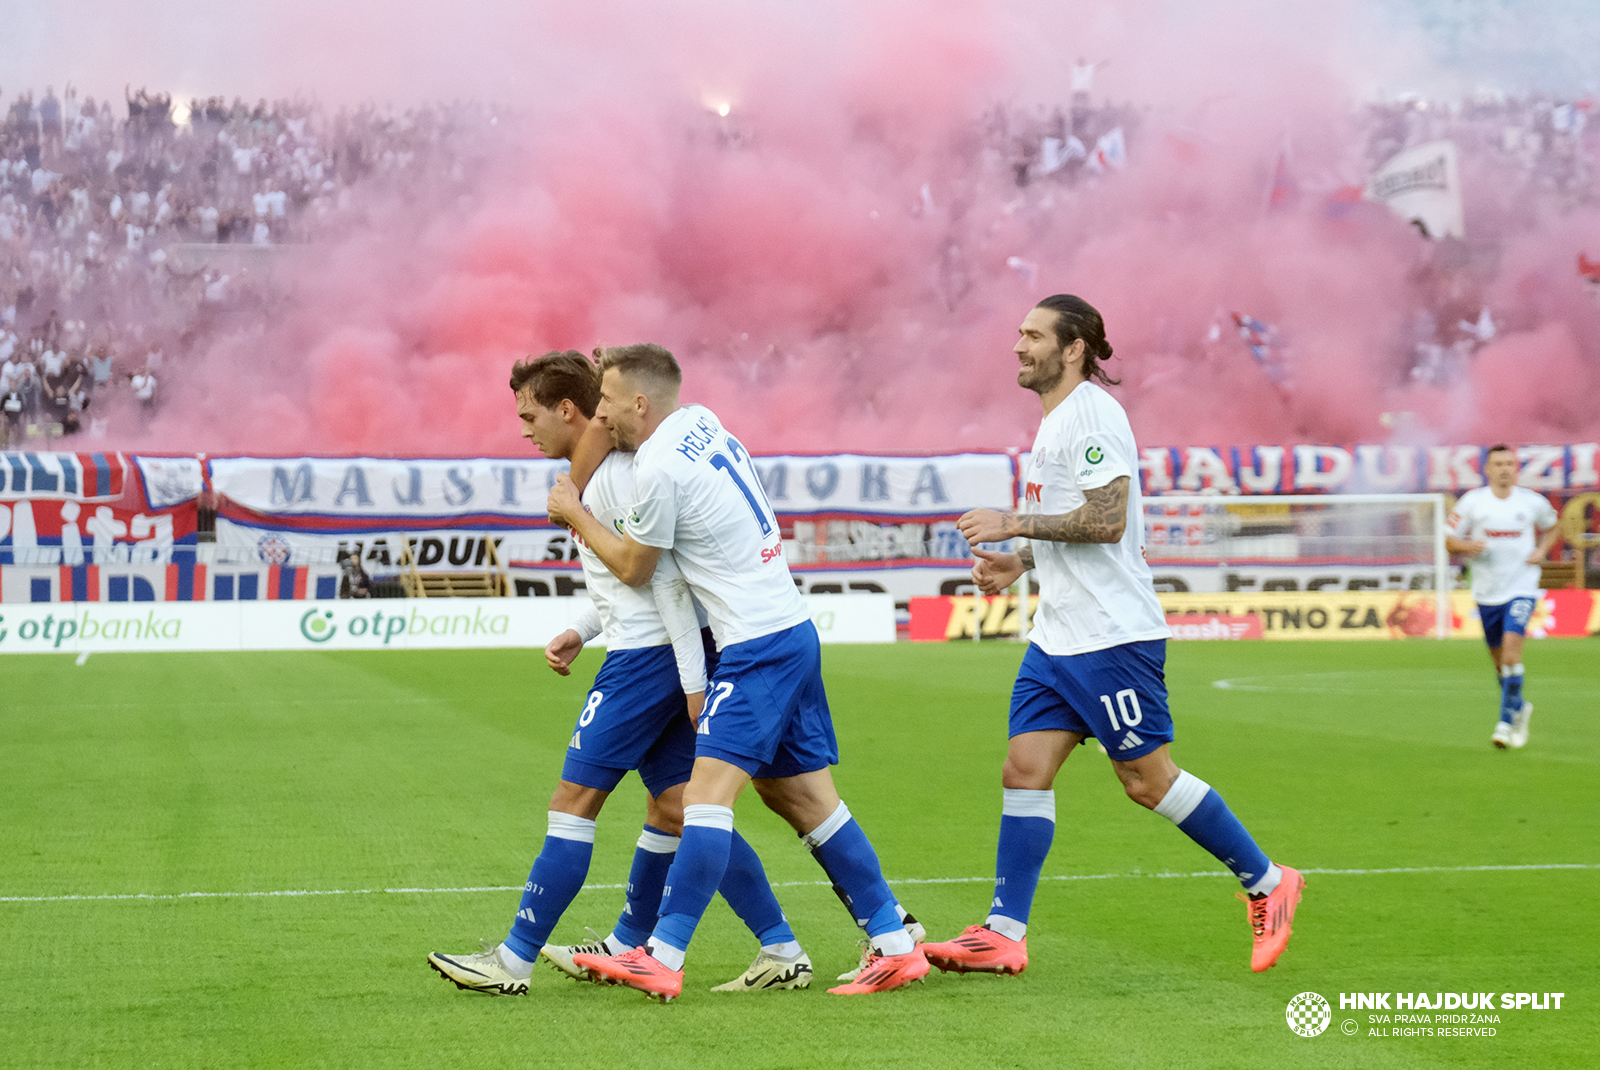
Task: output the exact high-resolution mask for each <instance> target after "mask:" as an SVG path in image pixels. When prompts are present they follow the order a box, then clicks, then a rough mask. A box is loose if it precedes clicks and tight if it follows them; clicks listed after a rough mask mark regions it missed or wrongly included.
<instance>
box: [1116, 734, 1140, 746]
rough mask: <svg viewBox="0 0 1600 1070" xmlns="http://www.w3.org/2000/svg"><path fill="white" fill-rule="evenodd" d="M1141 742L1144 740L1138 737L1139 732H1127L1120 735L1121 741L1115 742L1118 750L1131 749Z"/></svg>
mask: <svg viewBox="0 0 1600 1070" xmlns="http://www.w3.org/2000/svg"><path fill="white" fill-rule="evenodd" d="M1143 742H1144V740H1142V739H1140V738H1139V733H1137V732H1129V733H1128V734H1127V735H1125V736H1123V737H1122V742H1121V743H1119V744H1117V749H1118V750H1132V749H1133V748H1135V747H1137V746H1139V745H1140V744H1141V743H1143Z"/></svg>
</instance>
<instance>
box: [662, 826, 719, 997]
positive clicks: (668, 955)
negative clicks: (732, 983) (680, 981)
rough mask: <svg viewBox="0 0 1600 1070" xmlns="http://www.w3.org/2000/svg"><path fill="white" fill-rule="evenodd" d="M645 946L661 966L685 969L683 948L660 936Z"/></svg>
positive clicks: (671, 968) (670, 968)
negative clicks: (674, 945)
mask: <svg viewBox="0 0 1600 1070" xmlns="http://www.w3.org/2000/svg"><path fill="white" fill-rule="evenodd" d="M684 809H688V807H685V808H684ZM723 809H724V810H725V809H727V807H723ZM645 946H646V947H648V948H649V949H650V957H651V958H653V959H655V960H656V961H657V962H659V963H661V965H663V966H665V967H666V968H667V969H669V970H681V969H683V960H684V957H685V952H684V949H683V948H681V947H673V946H672V945H671V944H669V943H667V942H666V941H664V940H662V939H661V937H659V936H652V937H651V938H650V943H648V944H646V945H645Z"/></svg>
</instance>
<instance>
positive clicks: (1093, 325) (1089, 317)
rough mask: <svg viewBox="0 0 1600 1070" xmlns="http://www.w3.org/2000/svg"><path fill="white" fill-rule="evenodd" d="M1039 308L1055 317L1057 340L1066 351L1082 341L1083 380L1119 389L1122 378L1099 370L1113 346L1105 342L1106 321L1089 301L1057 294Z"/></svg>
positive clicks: (1108, 356) (1047, 298)
mask: <svg viewBox="0 0 1600 1070" xmlns="http://www.w3.org/2000/svg"><path fill="white" fill-rule="evenodd" d="M1034 307H1036V308H1048V309H1049V310H1050V311H1052V312H1054V313H1055V314H1056V341H1057V342H1059V343H1060V344H1061V348H1062V349H1065V348H1067V347H1068V346H1070V345H1071V344H1072V343H1073V342H1076V341H1077V340H1078V339H1080V338H1081V339H1083V377H1084V378H1085V379H1092V380H1095V381H1096V382H1099V383H1101V384H1103V385H1105V386H1116V385H1117V384H1118V383H1120V382H1122V380H1121V379H1113V378H1111V376H1110V375H1108V374H1107V373H1106V370H1105V369H1104V368H1102V367H1100V362H1101V361H1105V360H1110V359H1111V343H1110V342H1108V341H1106V321H1105V320H1104V319H1102V318H1101V317H1100V312H1099V310H1097V309H1096V308H1095V307H1094V306H1093V305H1091V304H1090V303H1089V302H1087V301H1085V300H1084V299H1083V298H1081V297H1075V296H1073V295H1072V294H1055V295H1054V296H1051V297H1046V298H1045V299H1044V300H1043V301H1040V302H1039V303H1038V304H1037V305H1036V306H1034Z"/></svg>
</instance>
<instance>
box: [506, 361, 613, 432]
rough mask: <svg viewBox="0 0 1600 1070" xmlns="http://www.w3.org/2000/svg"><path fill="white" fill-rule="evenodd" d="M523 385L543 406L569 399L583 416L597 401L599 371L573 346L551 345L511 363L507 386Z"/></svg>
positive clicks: (519, 387) (517, 388)
mask: <svg viewBox="0 0 1600 1070" xmlns="http://www.w3.org/2000/svg"><path fill="white" fill-rule="evenodd" d="M523 388H527V389H529V390H532V391H533V400H534V401H537V402H538V403H539V404H540V405H542V406H543V407H545V408H547V409H553V408H555V407H556V406H557V405H560V404H561V402H562V401H563V400H568V401H571V402H572V403H573V404H574V405H576V406H577V407H578V411H579V412H581V413H583V415H584V417H585V418H586V419H587V418H590V417H593V416H594V410H595V406H597V405H599V404H600V373H599V372H598V371H597V370H596V369H595V366H594V363H593V362H592V361H590V360H589V358H588V357H586V356H584V355H583V354H582V353H579V352H578V351H577V350H576V349H567V350H561V349H552V350H551V351H550V352H548V353H546V354H545V355H544V356H542V357H529V358H528V359H526V360H519V361H517V362H516V363H515V364H513V365H512V366H511V390H512V393H518V392H520V391H521V390H523Z"/></svg>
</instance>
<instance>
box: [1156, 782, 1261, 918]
mask: <svg viewBox="0 0 1600 1070" xmlns="http://www.w3.org/2000/svg"><path fill="white" fill-rule="evenodd" d="M1156 813H1158V814H1160V815H1161V816H1162V817H1164V818H1166V819H1167V820H1169V821H1171V822H1172V823H1173V824H1175V825H1177V826H1178V829H1179V831H1181V832H1182V833H1183V834H1184V835H1186V836H1188V837H1189V838H1190V839H1191V840H1193V841H1194V842H1195V843H1198V844H1199V845H1200V846H1201V847H1204V848H1205V849H1206V850H1208V851H1210V852H1211V853H1212V854H1213V855H1215V856H1216V858H1217V860H1218V861H1219V862H1221V863H1222V864H1223V865H1225V866H1227V867H1228V868H1229V869H1230V870H1232V871H1233V875H1234V876H1235V877H1238V878H1239V883H1240V884H1242V885H1244V886H1245V889H1246V890H1247V891H1248V890H1250V889H1251V888H1254V887H1257V886H1258V885H1259V884H1260V882H1261V878H1262V877H1263V876H1265V875H1267V874H1268V873H1269V872H1270V871H1271V869H1272V862H1271V860H1270V859H1268V858H1267V856H1266V855H1265V854H1264V853H1262V850H1261V848H1260V847H1257V846H1256V841H1255V840H1254V839H1252V838H1251V836H1250V833H1249V832H1248V831H1246V829H1245V827H1244V825H1243V824H1241V823H1240V821H1239V819H1238V818H1237V817H1234V816H1233V811H1232V810H1229V809H1228V804H1227V803H1225V802H1223V801H1222V796H1221V795H1218V794H1217V792H1216V789H1215V788H1213V787H1212V786H1211V785H1209V784H1207V783H1206V782H1205V781H1204V780H1201V779H1200V778H1199V777H1197V776H1195V775H1194V774H1193V773H1188V772H1182V773H1179V774H1178V779H1177V780H1175V781H1173V784H1172V787H1170V788H1168V789H1167V794H1166V796H1165V797H1164V798H1163V799H1162V800H1161V802H1160V803H1159V804H1158V805H1157V806H1156Z"/></svg>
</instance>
